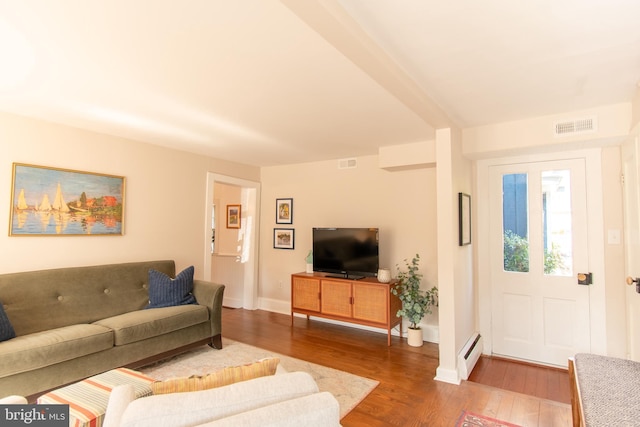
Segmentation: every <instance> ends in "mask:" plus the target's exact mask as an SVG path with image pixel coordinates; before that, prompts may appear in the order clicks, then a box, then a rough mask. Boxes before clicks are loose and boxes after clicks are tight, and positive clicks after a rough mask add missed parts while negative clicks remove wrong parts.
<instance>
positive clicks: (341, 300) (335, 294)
mask: <svg viewBox="0 0 640 427" xmlns="http://www.w3.org/2000/svg"><path fill="white" fill-rule="evenodd" d="M351 296H352V295H351V283H349V282H338V281H333V280H323V281H322V314H328V315H331V316H340V317H349V318H350V317H351Z"/></svg>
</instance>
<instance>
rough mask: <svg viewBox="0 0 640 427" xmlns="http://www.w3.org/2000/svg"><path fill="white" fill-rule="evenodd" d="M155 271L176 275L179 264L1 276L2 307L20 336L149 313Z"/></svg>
mask: <svg viewBox="0 0 640 427" xmlns="http://www.w3.org/2000/svg"><path fill="white" fill-rule="evenodd" d="M150 268H153V269H155V270H158V271H161V272H163V273H165V274H167V275H169V276H171V277H174V276H175V263H174V261H144V262H133V263H122V264H110V265H97V266H90V267H69V268H58V269H53V270H40V271H28V272H23V273H10V274H0V303H2V305H3V306H4V309H5V312H6V313H7V316H8V317H9V321H10V322H11V325H12V326H13V328H14V330H15V331H16V335H18V336H20V335H26V334H30V333H33V332H40V331H45V330H48V329H54V328H59V327H62V326H68V325H74V324H79V323H92V322H95V321H96V320H100V319H105V318H107V317H111V316H116V315H118V314H123V313H127V312H130V311H134V310H140V309H141V308H143V307H144V306H145V305H146V304H147V302H148V300H149V291H148V285H147V282H148V273H149V269H150Z"/></svg>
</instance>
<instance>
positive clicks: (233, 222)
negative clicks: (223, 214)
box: [227, 205, 242, 228]
mask: <svg viewBox="0 0 640 427" xmlns="http://www.w3.org/2000/svg"><path fill="white" fill-rule="evenodd" d="M241 218H242V206H241V205H227V228H240V220H241Z"/></svg>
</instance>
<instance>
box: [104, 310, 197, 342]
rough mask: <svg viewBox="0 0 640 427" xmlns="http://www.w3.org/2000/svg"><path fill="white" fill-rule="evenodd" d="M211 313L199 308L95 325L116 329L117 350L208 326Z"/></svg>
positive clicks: (146, 313) (134, 315) (143, 312)
mask: <svg viewBox="0 0 640 427" xmlns="http://www.w3.org/2000/svg"><path fill="white" fill-rule="evenodd" d="M208 320H209V310H207V307H205V306H203V305H198V304H191V305H179V306H175V307H163V308H156V309H153V310H137V311H132V312H130V313H125V314H121V315H119V316H114V317H109V318H107V319H102V320H98V321H97V322H94V323H93V324H94V325H99V326H102V327H105V328H109V329H112V330H113V332H114V342H115V345H116V346H119V345H125V344H129V343H132V342H136V341H141V340H144V339H147V338H153V337H157V336H159V335H164V334H167V333H169V332H173V331H177V330H179V329H184V328H188V327H189V326H193V325H197V324H199V323H203V322H207V321H208Z"/></svg>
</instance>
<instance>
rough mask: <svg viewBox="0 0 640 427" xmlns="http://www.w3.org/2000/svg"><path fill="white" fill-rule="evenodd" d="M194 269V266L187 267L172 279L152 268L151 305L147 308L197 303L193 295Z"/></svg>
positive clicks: (150, 283) (150, 278)
mask: <svg viewBox="0 0 640 427" xmlns="http://www.w3.org/2000/svg"><path fill="white" fill-rule="evenodd" d="M193 271H194V268H193V266H191V267H187V268H185V269H184V270H182V271H181V272H180V274H178V275H177V276H176V278H175V279H172V278H171V277H169V276H167V275H166V274H164V273H162V272H160V271H157V270H154V269H150V270H149V305H147V307H146V308H160V307H173V306H175V305H185V304H196V303H197V302H196V298H195V297H194V296H193Z"/></svg>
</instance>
